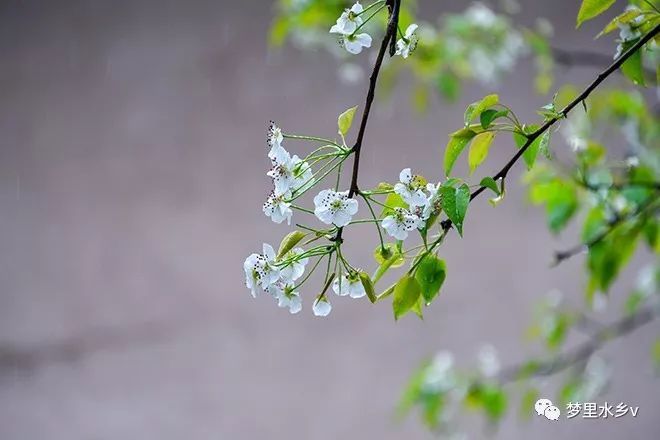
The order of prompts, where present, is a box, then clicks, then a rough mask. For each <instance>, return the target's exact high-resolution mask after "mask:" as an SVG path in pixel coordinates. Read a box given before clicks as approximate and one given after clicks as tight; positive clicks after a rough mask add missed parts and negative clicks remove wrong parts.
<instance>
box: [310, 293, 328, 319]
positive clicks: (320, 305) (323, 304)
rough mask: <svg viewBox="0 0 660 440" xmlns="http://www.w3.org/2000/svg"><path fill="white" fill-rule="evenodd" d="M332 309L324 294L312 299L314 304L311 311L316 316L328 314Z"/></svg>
mask: <svg viewBox="0 0 660 440" xmlns="http://www.w3.org/2000/svg"><path fill="white" fill-rule="evenodd" d="M331 310H332V305H330V303H329V302H328V300H327V299H326V297H325V295H321V296H318V297H316V300H314V305H313V306H312V311H313V312H314V315H316V316H328V315H329V314H330V311H331Z"/></svg>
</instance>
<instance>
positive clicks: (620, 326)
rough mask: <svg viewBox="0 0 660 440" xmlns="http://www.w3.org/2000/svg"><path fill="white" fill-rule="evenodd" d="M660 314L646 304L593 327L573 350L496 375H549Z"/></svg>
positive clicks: (500, 378) (512, 377)
mask: <svg viewBox="0 0 660 440" xmlns="http://www.w3.org/2000/svg"><path fill="white" fill-rule="evenodd" d="M658 316H660V308H659V307H647V308H644V309H641V310H639V311H637V312H635V313H634V314H632V315H629V316H626V317H625V318H622V319H620V320H619V321H616V322H614V323H612V324H609V325H605V326H603V327H602V328H601V329H600V330H598V331H596V332H595V333H594V334H593V336H592V337H590V338H589V339H588V340H587V341H586V342H584V343H582V344H580V345H578V346H577V347H575V348H574V349H572V350H569V351H567V352H564V353H559V354H557V355H556V356H554V357H552V358H550V359H546V360H544V361H540V362H536V363H533V364H530V363H529V362H525V363H522V364H518V365H513V366H510V367H507V368H505V369H503V370H502V371H501V372H500V373H499V374H498V375H497V380H498V382H500V383H507V382H516V381H518V380H520V379H525V378H528V377H530V376H536V377H538V376H551V375H553V374H556V373H559V372H561V371H563V370H566V369H567V368H570V367H572V366H573V365H577V364H580V363H582V362H585V361H587V360H588V359H589V358H590V357H591V355H593V354H594V353H595V352H596V351H598V350H600V349H601V348H602V347H603V346H604V345H605V344H606V343H607V342H609V341H611V340H613V339H616V338H619V337H621V336H624V335H626V334H628V333H630V332H632V331H634V330H636V329H638V328H639V327H642V326H643V325H645V324H648V323H650V322H651V321H653V320H654V319H656V318H657V317H658Z"/></svg>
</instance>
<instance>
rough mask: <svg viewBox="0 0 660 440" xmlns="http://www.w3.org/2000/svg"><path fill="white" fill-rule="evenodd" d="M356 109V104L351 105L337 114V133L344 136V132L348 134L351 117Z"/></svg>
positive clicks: (351, 123) (351, 122)
mask: <svg viewBox="0 0 660 440" xmlns="http://www.w3.org/2000/svg"><path fill="white" fill-rule="evenodd" d="M356 110H357V106H355V107H351V108H349V109H348V110H346V111H345V112H344V113H342V114H341V115H339V118H337V127H339V133H340V134H341V135H342V136H346V134H348V130H350V129H351V125H353V117H354V116H355V111H356Z"/></svg>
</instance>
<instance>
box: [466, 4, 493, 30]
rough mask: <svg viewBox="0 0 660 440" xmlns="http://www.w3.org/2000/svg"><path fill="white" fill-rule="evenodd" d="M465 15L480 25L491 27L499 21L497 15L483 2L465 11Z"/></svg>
mask: <svg viewBox="0 0 660 440" xmlns="http://www.w3.org/2000/svg"><path fill="white" fill-rule="evenodd" d="M465 17H466V18H467V19H468V20H470V22H471V23H472V24H473V25H475V26H478V27H483V28H490V27H493V26H494V25H495V24H496V23H497V16H496V15H495V13H493V11H491V10H490V9H489V8H488V7H487V6H486V5H484V4H483V3H475V4H473V5H472V6H470V7H469V8H468V9H467V10H466V11H465Z"/></svg>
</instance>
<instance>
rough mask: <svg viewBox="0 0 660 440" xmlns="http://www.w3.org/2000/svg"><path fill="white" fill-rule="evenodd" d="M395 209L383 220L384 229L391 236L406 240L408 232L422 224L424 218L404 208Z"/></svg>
mask: <svg viewBox="0 0 660 440" xmlns="http://www.w3.org/2000/svg"><path fill="white" fill-rule="evenodd" d="M393 211H394V212H392V213H391V214H390V215H388V216H387V217H385V218H384V219H383V221H382V222H381V224H382V226H383V229H385V231H386V232H387V234H388V235H389V236H391V237H394V238H396V239H397V240H405V239H406V238H408V232H410V231H412V230H413V229H416V228H417V227H418V226H420V224H421V223H422V219H421V218H419V217H418V216H417V215H415V214H413V213H411V212H410V211H408V210H407V209H404V208H394V210H393Z"/></svg>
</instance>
